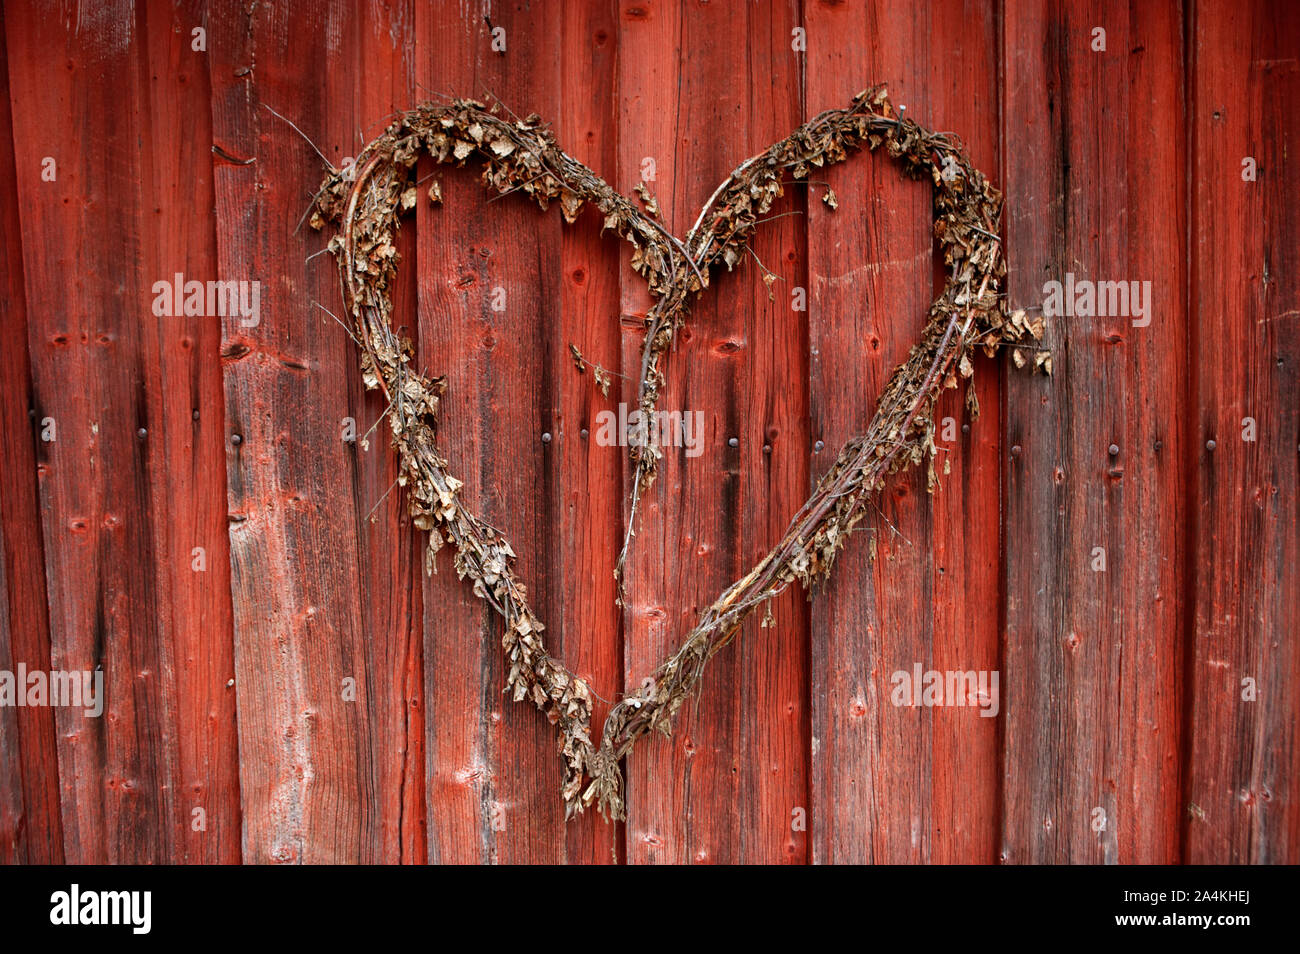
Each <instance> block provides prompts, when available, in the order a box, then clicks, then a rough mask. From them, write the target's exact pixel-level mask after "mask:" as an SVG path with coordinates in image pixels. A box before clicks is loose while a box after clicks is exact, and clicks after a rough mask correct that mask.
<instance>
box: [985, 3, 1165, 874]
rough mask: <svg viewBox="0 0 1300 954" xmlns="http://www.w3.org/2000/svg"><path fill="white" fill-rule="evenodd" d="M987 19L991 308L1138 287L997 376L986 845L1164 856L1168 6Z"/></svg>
mask: <svg viewBox="0 0 1300 954" xmlns="http://www.w3.org/2000/svg"><path fill="white" fill-rule="evenodd" d="M1002 16H1003V48H1002V63H1003V74H1004V81H1005V82H1004V94H1003V107H1002V115H1003V117H1004V120H1003V128H1004V131H1005V137H1006V138H1005V142H1004V144H1003V155H1004V157H1005V169H1006V173H1005V182H1006V191H1007V195H1008V196H1009V203H1008V211H1007V215H1006V220H1005V223H1004V228H1005V234H1006V239H1007V250H1008V260H1009V264H1010V276H1009V283H1008V293H1009V296H1010V300H1011V303H1012V305H1013V306H1017V307H1025V308H1026V309H1028V310H1029V311H1030V312H1031V314H1032V313H1037V312H1038V311H1039V309H1041V308H1042V307H1043V306H1044V300H1045V295H1046V294H1047V289H1046V287H1045V283H1046V282H1048V281H1051V280H1057V281H1060V282H1063V283H1066V282H1067V281H1068V279H1067V275H1069V274H1073V275H1074V276H1075V277H1076V278H1077V279H1080V280H1086V281H1089V282H1098V281H1114V282H1119V281H1126V282H1128V281H1138V282H1150V283H1151V284H1150V286H1149V287H1150V289H1151V294H1150V296H1148V297H1147V299H1146V304H1147V306H1148V314H1149V318H1150V323H1149V324H1148V325H1144V324H1143V323H1144V321H1145V319H1143V318H1141V317H1134V316H1131V315H1127V314H1120V315H1115V314H1114V311H1115V310H1118V309H1109V310H1111V311H1112V315H1111V316H1109V317H1091V316H1084V315H1080V316H1075V317H1065V316H1062V317H1057V318H1055V319H1052V320H1050V321H1049V323H1048V333H1047V336H1046V339H1045V344H1046V345H1047V346H1048V347H1050V348H1051V351H1052V358H1053V362H1054V366H1055V374H1054V376H1053V377H1052V378H1050V379H1044V378H1042V377H1041V376H1038V377H1030V376H1029V375H1028V374H1026V373H1018V372H1014V369H1013V372H1012V373H1010V374H1009V377H1008V380H1007V382H1006V387H1007V411H1006V414H1007V434H1006V438H1005V440H1006V444H1007V445H1009V453H1008V454H1007V456H1006V457H1005V458H1004V466H1005V471H1004V479H1005V487H1006V511H1005V514H1006V516H1005V520H1006V524H1005V526H1006V534H1005V539H1006V557H1005V561H1006V563H1005V565H1006V587H1007V591H1006V635H1005V640H1006V642H1005V658H1004V664H1003V685H1004V697H1005V706H1006V724H1005V750H1004V772H1005V775H1004V781H1003V789H1004V791H1003V801H1004V808H1003V813H1004V823H1003V832H1002V854H1003V857H1004V858H1005V859H1006V860H1007V861H1010V862H1017V863H1042V862H1065V861H1070V862H1092V863H1098V862H1123V863H1133V862H1170V861H1174V860H1176V859H1177V857H1178V853H1179V820H1178V816H1179V808H1178V804H1179V801H1180V795H1179V781H1180V779H1179V760H1180V745H1181V732H1180V728H1181V718H1182V707H1181V704H1182V695H1181V670H1182V658H1183V645H1182V636H1183V626H1184V624H1185V615H1184V614H1185V605H1184V604H1185V595H1184V585H1185V576H1184V570H1183V561H1182V560H1180V559H1179V557H1178V554H1180V553H1182V552H1183V547H1184V545H1185V544H1186V539H1185V532H1184V522H1185V519H1186V516H1187V511H1186V507H1187V506H1188V501H1187V500H1186V497H1185V496H1184V494H1183V491H1184V489H1185V488H1184V478H1183V475H1182V470H1181V469H1182V468H1183V466H1184V462H1185V460H1186V456H1185V453H1184V452H1185V444H1184V437H1185V434H1184V422H1185V415H1184V414H1183V413H1181V411H1180V409H1179V402H1178V399H1177V398H1178V396H1179V395H1183V394H1185V393H1186V384H1187V369H1186V347H1187V327H1186V299H1185V290H1184V289H1185V279H1186V271H1185V265H1184V261H1185V255H1184V245H1183V242H1184V235H1185V224H1186V223H1185V215H1184V209H1185V196H1186V191H1185V184H1186V183H1185V171H1184V159H1185V150H1184V137H1183V123H1182V119H1181V117H1182V115H1183V99H1182V76H1183V67H1182V64H1183V55H1182V44H1181V39H1180V37H1181V24H1182V14H1181V11H1180V10H1179V8H1178V7H1176V6H1170V7H1166V6H1156V5H1151V6H1147V5H1138V6H1135V7H1132V8H1129V7H1125V6H1120V5H1116V4H1106V3H1090V4H1082V5H1057V4H1052V3H1042V4H1006V5H1005V7H1004V9H1003V14H1002ZM1096 30H1104V31H1105V34H1104V44H1105V49H1104V50H1100V49H1094V45H1100V41H1101V39H1102V38H1101V35H1100V34H1097V33H1095V32H1094V31H1096ZM1130 310H1131V309H1130ZM1103 561H1104V562H1103Z"/></svg>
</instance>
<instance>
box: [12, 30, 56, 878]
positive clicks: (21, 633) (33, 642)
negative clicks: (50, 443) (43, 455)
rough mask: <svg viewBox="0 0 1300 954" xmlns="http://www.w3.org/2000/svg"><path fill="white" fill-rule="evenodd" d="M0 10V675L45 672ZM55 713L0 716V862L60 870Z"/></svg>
mask: <svg viewBox="0 0 1300 954" xmlns="http://www.w3.org/2000/svg"><path fill="white" fill-rule="evenodd" d="M4 20H5V15H4V11H3V10H0V85H3V87H4V89H3V95H0V182H2V183H5V185H4V194H3V204H2V205H0V213H2V214H0V249H2V250H3V254H4V268H3V275H2V276H0V329H2V331H3V334H4V338H5V340H6V341H9V342H11V343H12V344H11V346H10V347H7V348H3V349H0V381H3V382H4V386H3V388H0V440H3V443H4V447H5V450H6V453H4V454H3V455H0V516H2V517H3V520H0V527H2V528H3V534H4V539H3V543H4V546H3V549H2V550H0V560H3V564H4V566H3V573H0V587H3V589H4V594H3V596H4V599H3V601H0V669H3V670H5V671H6V672H10V673H13V672H16V671H17V669H18V667H19V665H25V666H26V667H27V668H28V669H29V670H45V669H48V668H49V665H50V624H49V608H48V604H47V602H46V595H45V573H44V564H45V554H44V548H43V545H42V539H41V518H40V513H39V509H38V507H39V500H38V495H37V471H36V443H37V441H38V440H39V437H38V433H39V431H40V422H39V420H37V418H36V409H35V406H34V405H33V403H32V397H33V395H32V372H31V359H30V357H29V354H28V349H27V331H28V328H27V295H26V290H25V288H24V282H23V235H22V224H21V222H20V220H19V212H18V175H17V170H16V168H15V166H14V142H13V128H14V126H13V117H12V114H11V111H10V107H9V58H8V54H7V46H8V44H7V42H6V38H5V29H4ZM55 732H56V729H55V723H54V710H52V709H48V708H43V709H42V708H33V709H17V708H8V707H6V708H4V709H0V753H3V759H2V762H3V764H2V765H0V863H2V864H17V863H26V864H58V863H61V862H62V861H63V857H64V856H63V830H62V818H61V816H60V808H59V761H58V748H57V743H56V738H55Z"/></svg>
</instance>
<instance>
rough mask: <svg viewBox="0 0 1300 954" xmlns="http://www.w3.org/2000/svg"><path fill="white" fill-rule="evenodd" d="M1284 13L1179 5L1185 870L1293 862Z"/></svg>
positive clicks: (1291, 299) (1296, 357)
mask: <svg viewBox="0 0 1300 954" xmlns="http://www.w3.org/2000/svg"><path fill="white" fill-rule="evenodd" d="M1295 13H1296V11H1295V9H1294V8H1293V7H1292V6H1291V5H1289V4H1285V3H1270V2H1255V3H1249V4H1244V5H1223V4H1213V3H1197V4H1195V5H1194V7H1193V10H1192V14H1191V17H1190V34H1191V36H1190V49H1191V51H1192V52H1191V57H1192V63H1191V66H1192V69H1191V72H1190V82H1191V90H1190V97H1191V108H1190V129H1191V137H1192V139H1191V141H1192V148H1193V150H1194V151H1193V165H1192V170H1193V171H1192V184H1191V187H1192V190H1193V193H1192V196H1193V197H1192V220H1191V240H1192V243H1193V245H1192V256H1191V261H1192V302H1193V306H1192V312H1191V321H1192V348H1193V350H1192V355H1193V359H1194V367H1195V368H1196V371H1195V375H1194V392H1193V393H1194V400H1195V406H1194V408H1195V409H1194V412H1192V413H1191V415H1190V421H1189V424H1190V427H1191V428H1192V429H1193V430H1192V434H1191V446H1190V447H1189V448H1188V449H1187V453H1186V455H1185V456H1184V458H1183V460H1184V461H1185V463H1186V466H1188V467H1189V468H1192V473H1193V474H1194V482H1193V484H1192V489H1193V490H1194V492H1195V498H1194V504H1195V509H1194V515H1193V527H1194V529H1193V531H1192V546H1193V552H1192V557H1191V567H1190V572H1191V573H1192V575H1193V581H1194V584H1195V596H1196V603H1195V613H1194V617H1193V626H1192V645H1191V647H1190V650H1189V654H1188V662H1189V665H1190V672H1189V674H1188V682H1189V691H1190V693H1191V702H1190V706H1189V716H1190V724H1189V726H1188V733H1189V736H1190V739H1189V745H1188V759H1189V762H1188V766H1187V771H1188V779H1187V787H1186V797H1187V801H1186V804H1185V805H1183V806H1180V815H1182V817H1183V819H1184V824H1185V825H1186V844H1185V849H1184V860H1186V861H1188V862H1191V863H1197V864H1201V863H1217V864H1224V863H1257V864H1265V863H1283V864H1294V863H1296V862H1297V861H1298V860H1300V782H1298V781H1297V779H1296V775H1295V766H1296V757H1295V745H1296V743H1297V740H1298V739H1300V647H1298V646H1297V644H1296V639H1295V636H1296V623H1297V620H1300V578H1298V571H1297V564H1298V563H1300V529H1298V527H1300V512H1298V511H1297V502H1296V501H1297V494H1296V484H1297V472H1296V470H1297V468H1296V461H1297V442H1298V441H1300V400H1298V399H1297V388H1296V380H1297V377H1296V375H1297V367H1300V337H1298V336H1297V334H1296V322H1297V317H1300V252H1298V250H1297V245H1296V240H1295V230H1294V224H1295V222H1296V220H1297V218H1300V199H1298V198H1297V195H1296V189H1295V182H1296V177H1297V175H1300V170H1297V161H1298V160H1297V149H1300V139H1298V137H1297V135H1296V122H1295V119H1296V116H1297V114H1300V62H1298V61H1297V59H1296V57H1297V55H1298V51H1300V19H1297V17H1296V16H1295ZM1247 157H1249V158H1251V159H1253V160H1254V162H1255V165H1256V172H1255V176H1256V177H1255V180H1254V181H1250V182H1248V181H1244V180H1243V172H1244V168H1245V167H1244V160H1245V159H1246V158H1247ZM1247 418H1250V419H1251V420H1252V421H1253V422H1254V427H1255V433H1254V434H1253V435H1251V436H1253V437H1254V438H1255V439H1254V440H1252V441H1248V440H1246V439H1245V438H1246V436H1247V433H1248V428H1249V427H1250V424H1249V422H1247V421H1246V419H1247ZM1209 441H1213V442H1214V448H1213V449H1212V450H1211V449H1210V447H1209V445H1208V443H1207V442H1209ZM1247 679H1249V680H1252V682H1253V686H1254V689H1255V695H1254V698H1247V697H1248V696H1249V693H1250V687H1249V686H1248V685H1247V684H1246V682H1245V681H1246V680H1247Z"/></svg>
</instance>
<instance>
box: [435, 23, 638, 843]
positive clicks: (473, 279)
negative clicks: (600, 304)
mask: <svg viewBox="0 0 1300 954" xmlns="http://www.w3.org/2000/svg"><path fill="white" fill-rule="evenodd" d="M563 17H564V14H563V10H562V8H561V5H560V4H559V3H552V2H543V3H531V4H520V5H517V6H511V7H508V8H494V9H492V10H491V11H489V15H488V17H487V18H485V17H484V16H483V14H482V13H481V12H480V10H479V8H474V9H473V10H472V11H469V10H463V9H461V8H457V7H450V6H435V7H430V8H424V7H421V8H420V9H419V11H418V14H417V36H418V38H419V39H418V42H417V62H416V76H417V79H418V81H419V83H420V86H421V93H422V94H426V95H428V93H427V91H432V93H436V94H444V95H449V96H470V97H476V98H480V99H484V100H488V99H491V98H492V97H494V96H495V97H500V100H501V101H502V102H503V103H504V104H506V106H508V107H509V108H510V109H512V110H514V111H516V112H518V113H519V114H521V115H527V114H528V113H531V112H536V113H538V114H540V115H542V116H545V117H547V118H549V119H551V120H552V121H554V117H556V116H559V115H561V93H560V85H561V77H562V73H561V56H560V50H561V45H560V44H559V43H557V42H555V39H554V38H555V36H556V33H557V31H558V30H559V29H560V24H561V22H562V20H563ZM489 20H490V22H489ZM498 31H499V32H498ZM494 40H495V41H496V45H497V49H494V48H493V43H494ZM502 47H504V48H502ZM427 171H428V172H432V173H434V174H435V175H436V176H437V177H438V179H439V181H440V182H441V184H442V192H443V196H444V205H443V206H442V207H430V206H429V204H428V203H427V201H426V202H422V203H421V205H420V207H419V212H418V222H419V230H418V237H417V242H418V244H419V253H418V259H419V271H420V289H419V293H420V343H419V347H420V356H421V362H422V364H424V365H425V367H426V368H427V370H428V372H429V373H431V374H446V375H447V376H448V393H447V396H446V398H445V399H444V401H443V403H442V405H441V408H440V417H441V421H442V423H443V428H442V433H443V434H444V435H445V438H444V450H445V452H446V453H447V455H448V457H449V459H450V460H451V461H452V464H453V467H454V470H455V473H457V474H458V476H460V477H461V478H463V480H464V481H465V488H464V491H463V497H464V499H465V500H466V501H467V503H468V504H469V505H470V506H471V507H473V508H474V509H475V511H476V512H477V513H479V514H481V515H482V516H483V518H484V519H485V520H487V521H488V522H490V523H492V524H493V525H494V526H496V527H497V528H499V529H500V530H501V531H502V532H503V533H504V534H505V536H506V537H507V539H509V540H510V543H511V545H512V547H513V548H514V550H515V551H516V552H517V553H518V554H520V560H519V564H518V570H519V572H520V576H521V578H522V579H523V580H524V581H526V583H527V585H528V586H529V588H530V591H531V593H532V594H533V599H534V603H533V605H534V607H535V609H536V610H537V612H538V615H539V616H540V617H541V619H542V621H543V622H544V623H546V624H547V626H548V630H547V633H546V639H547V643H548V647H549V648H550V649H551V650H552V651H553V652H555V653H557V654H559V653H560V652H562V651H563V649H564V647H563V645H562V644H563V639H562V636H561V630H562V628H563V624H562V620H563V619H564V611H563V608H562V607H563V600H564V599H565V593H566V591H567V587H566V586H565V581H564V578H565V577H567V576H568V575H569V573H568V572H566V568H565V564H564V562H563V560H562V558H561V557H560V555H559V554H560V553H561V552H562V551H563V550H564V546H565V535H566V533H567V531H565V530H564V529H563V527H564V525H565V524H566V523H567V521H568V519H570V518H569V516H568V508H569V504H568V501H567V499H566V492H571V487H572V484H573V481H575V480H576V479H577V475H576V474H575V473H568V474H566V470H565V460H566V457H565V454H566V451H565V450H563V449H564V448H566V447H568V446H570V445H572V446H574V447H575V448H576V447H580V438H579V435H578V426H576V420H575V421H573V422H572V423H571V422H570V420H569V419H568V418H566V417H565V415H564V413H563V409H562V407H561V400H562V392H561V383H560V381H561V379H560V378H558V377H557V375H561V374H573V373H575V372H574V371H573V370H572V368H573V365H572V362H571V361H569V360H568V358H567V357H566V356H567V353H568V344H567V342H565V341H563V340H562V335H563V334H564V333H565V330H566V329H565V324H564V321H563V319H562V311H561V309H562V302H561V295H562V288H563V285H564V282H565V276H564V273H563V269H564V265H565V263H564V259H563V248H564V246H563V242H564V240H563V238H562V236H561V228H562V219H561V217H560V215H559V213H558V210H556V209H554V208H552V209H550V210H548V211H547V212H542V211H541V210H540V209H538V208H537V207H536V206H535V205H531V204H530V203H528V202H527V201H525V200H524V199H522V198H521V197H519V196H511V197H507V198H503V199H501V200H499V201H492V200H490V197H489V196H488V195H486V194H485V192H484V190H483V187H482V185H481V184H480V183H479V182H478V181H477V176H476V175H474V174H472V173H470V172H459V171H456V170H453V169H447V168H438V169H436V170H435V169H433V168H430V169H429V170H427ZM609 317H610V320H612V318H613V316H612V315H611V316H609ZM565 362H567V369H566V367H565ZM544 434H549V435H550V436H551V440H550V441H549V442H545V441H543V435H544ZM607 479H608V478H606V480H607ZM566 480H567V481H568V482H569V483H568V484H567V485H566ZM572 519H581V518H579V517H577V516H576V515H575V516H574V517H573V518H572ZM437 565H438V574H437V575H436V576H434V577H432V578H429V579H426V581H425V589H424V605H425V620H424V625H425V672H426V680H427V692H428V700H429V726H428V736H427V758H428V763H429V764H428V799H429V807H428V812H429V856H430V860H431V861H441V862H465V861H483V862H503V863H523V862H558V861H563V860H565V859H566V857H567V850H568V849H567V845H566V838H567V836H566V829H565V822H564V811H563V806H562V805H561V802H560V796H559V792H560V780H561V764H560V760H559V756H558V754H557V742H556V735H555V731H554V729H553V727H552V726H551V725H550V724H549V723H547V721H546V720H545V719H543V718H540V717H539V716H538V713H537V712H536V710H535V709H533V707H532V706H530V705H521V704H518V703H514V702H512V701H511V700H510V699H509V697H507V696H504V695H503V694H502V687H503V686H504V685H505V668H504V659H503V656H502V652H501V622H500V620H499V619H498V618H497V617H496V616H495V615H493V614H492V613H491V611H490V610H489V609H487V608H486V606H485V604H484V603H483V602H482V601H481V600H479V599H478V598H477V597H475V596H473V594H472V593H471V592H470V590H469V588H468V587H467V586H466V584H465V583H463V582H461V581H460V580H458V579H457V578H456V574H455V572H454V570H453V569H452V562H451V558H450V550H449V549H448V550H445V551H444V552H443V553H442V554H440V556H439V558H438V563H437ZM575 572H576V571H575ZM588 585H592V584H588ZM588 592H591V593H592V594H593V597H594V594H595V592H596V591H595V590H594V589H592V590H589V591H588ZM596 612H597V613H599V612H601V610H600V609H599V608H597V609H596ZM595 632H599V627H597V628H596V629H595ZM580 824H583V825H586V826H591V825H592V824H593V822H592V821H591V820H587V821H585V822H582V823H580ZM589 830H590V829H589ZM594 847H595V841H594V838H593V839H592V840H589V841H588V843H587V845H586V846H585V849H584V847H583V846H581V845H579V846H578V850H579V851H583V850H586V851H588V852H590V851H593V850H594ZM603 854H604V855H605V856H606V857H607V856H608V849H605V851H604V852H603ZM586 860H597V859H596V858H592V857H590V856H588V857H587V858H586Z"/></svg>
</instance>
